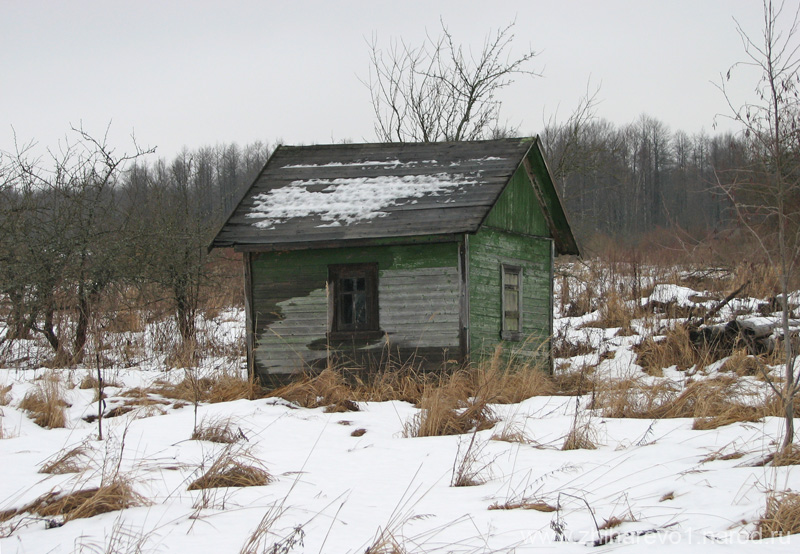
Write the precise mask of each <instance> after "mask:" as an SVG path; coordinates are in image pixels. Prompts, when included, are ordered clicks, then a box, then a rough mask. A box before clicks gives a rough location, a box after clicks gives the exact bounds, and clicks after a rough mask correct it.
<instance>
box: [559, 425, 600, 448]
mask: <svg viewBox="0 0 800 554" xmlns="http://www.w3.org/2000/svg"><path fill="white" fill-rule="evenodd" d="M596 448H597V433H596V432H595V430H594V428H593V427H592V422H591V420H586V421H578V420H577V419H576V420H575V421H574V422H573V423H572V427H571V428H570V430H569V432H568V433H567V436H566V437H565V438H564V444H563V445H562V446H561V450H595V449H596Z"/></svg>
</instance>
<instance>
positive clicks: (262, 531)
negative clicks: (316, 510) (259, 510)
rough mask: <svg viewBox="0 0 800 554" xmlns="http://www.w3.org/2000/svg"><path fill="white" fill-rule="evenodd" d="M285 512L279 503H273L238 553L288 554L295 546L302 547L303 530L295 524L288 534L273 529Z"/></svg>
mask: <svg viewBox="0 0 800 554" xmlns="http://www.w3.org/2000/svg"><path fill="white" fill-rule="evenodd" d="M285 513H286V508H285V507H284V506H283V503H281V504H273V505H272V506H270V508H269V509H268V510H267V512H266V513H265V514H264V516H263V517H262V518H261V521H260V522H259V524H258V525H257V526H256V528H255V529H253V531H252V532H251V533H250V536H249V537H247V541H246V542H245V543H244V545H243V546H242V548H241V550H240V551H239V554H288V553H289V552H291V551H292V550H293V549H294V547H295V546H300V547H301V548H302V547H303V539H304V538H305V531H303V526H302V525H297V526H295V527H293V528H292V530H291V531H289V533H288V534H286V535H284V536H280V535H278V534H277V533H275V531H274V530H273V527H274V526H275V524H276V523H277V522H278V520H279V519H280V518H281V517H282V516H283V515H284V514H285Z"/></svg>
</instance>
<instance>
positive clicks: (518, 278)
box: [501, 265, 522, 340]
mask: <svg viewBox="0 0 800 554" xmlns="http://www.w3.org/2000/svg"><path fill="white" fill-rule="evenodd" d="M502 288H503V290H502V295H503V299H502V304H503V308H502V309H503V329H502V332H501V338H503V339H505V340H521V339H522V268H521V267H519V266H513V265H503V279H502Z"/></svg>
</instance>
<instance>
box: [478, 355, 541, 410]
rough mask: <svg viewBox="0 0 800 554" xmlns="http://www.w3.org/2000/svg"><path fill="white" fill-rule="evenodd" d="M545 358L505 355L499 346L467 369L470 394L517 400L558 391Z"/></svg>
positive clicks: (503, 401)
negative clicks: (506, 356)
mask: <svg viewBox="0 0 800 554" xmlns="http://www.w3.org/2000/svg"><path fill="white" fill-rule="evenodd" d="M544 363H545V362H544V361H542V360H538V359H536V358H534V359H533V360H532V361H526V360H525V361H524V360H521V359H519V358H518V357H516V356H514V355H511V356H509V357H508V358H507V359H504V358H503V352H502V348H501V347H499V346H498V347H497V348H496V349H495V351H494V354H493V355H492V357H491V359H489V360H488V361H484V362H483V363H480V364H478V365H477V366H473V367H471V368H469V369H468V371H467V376H468V377H469V379H470V386H471V390H470V395H471V396H473V397H477V396H480V397H483V398H486V399H487V401H489V402H491V403H493V404H517V403H519V402H522V401H523V400H526V399H528V398H532V397H534V396H543V395H550V394H553V393H554V392H555V386H554V385H553V381H552V379H551V378H550V376H549V375H548V373H547V371H546V369H545V367H544V366H543V365H544Z"/></svg>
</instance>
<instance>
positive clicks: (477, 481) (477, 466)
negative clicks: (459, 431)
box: [450, 431, 489, 487]
mask: <svg viewBox="0 0 800 554" xmlns="http://www.w3.org/2000/svg"><path fill="white" fill-rule="evenodd" d="M476 437H477V431H475V432H473V433H472V437H471V438H470V441H469V444H467V447H466V448H462V443H461V442H460V441H459V443H458V451H457V452H456V457H455V460H454V461H453V475H452V477H451V479H450V486H451V487H475V486H478V485H483V484H484V483H485V482H486V479H485V478H484V476H483V473H484V471H485V470H487V469H488V465H489V464H488V463H484V462H483V461H482V458H483V455H482V453H483V448H484V446H486V443H483V444H478V443H476V442H475V438H476Z"/></svg>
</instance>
